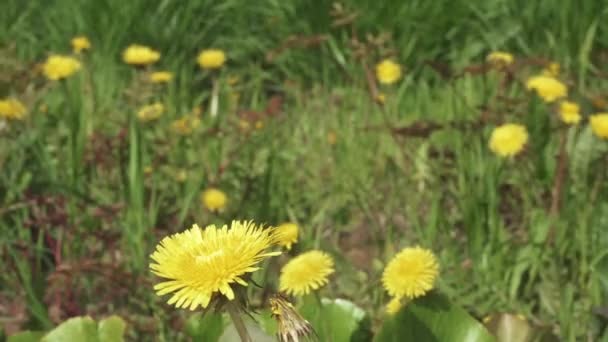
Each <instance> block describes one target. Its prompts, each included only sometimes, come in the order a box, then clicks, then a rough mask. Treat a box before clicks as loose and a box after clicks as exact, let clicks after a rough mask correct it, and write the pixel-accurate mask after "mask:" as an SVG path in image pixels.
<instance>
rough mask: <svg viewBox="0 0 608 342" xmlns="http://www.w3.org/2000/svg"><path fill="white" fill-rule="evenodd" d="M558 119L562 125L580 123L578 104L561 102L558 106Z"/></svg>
mask: <svg viewBox="0 0 608 342" xmlns="http://www.w3.org/2000/svg"><path fill="white" fill-rule="evenodd" d="M559 117H560V118H561V119H562V121H563V122H564V123H567V124H569V125H576V124H578V123H579V122H580V121H581V113H580V108H579V106H578V104H576V103H574V102H570V101H563V102H562V103H560V104H559Z"/></svg>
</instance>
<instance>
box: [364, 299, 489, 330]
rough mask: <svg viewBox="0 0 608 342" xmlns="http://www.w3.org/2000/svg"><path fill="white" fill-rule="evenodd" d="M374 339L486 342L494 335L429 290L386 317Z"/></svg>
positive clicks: (465, 313)
mask: <svg viewBox="0 0 608 342" xmlns="http://www.w3.org/2000/svg"><path fill="white" fill-rule="evenodd" d="M375 341H376V342H401V341H425V342H451V341H459V342H486V341H495V339H494V337H492V335H490V333H489V332H488V331H487V330H486V329H485V328H484V327H483V325H481V323H479V322H478V321H477V320H475V319H474V318H473V317H471V316H470V315H469V314H468V313H467V312H466V311H465V310H464V309H462V308H461V307H459V306H456V305H454V304H452V303H451V302H450V301H449V300H448V299H447V298H446V297H445V296H443V295H440V294H438V293H435V292H432V293H429V294H428V295H426V296H424V297H422V298H419V299H416V300H414V301H413V302H411V303H409V304H407V305H406V306H405V307H404V308H403V309H401V311H399V312H398V313H397V314H396V315H395V316H393V317H390V318H387V319H386V321H385V322H384V325H383V326H382V328H381V330H380V332H379V334H378V335H377V336H376V339H375Z"/></svg>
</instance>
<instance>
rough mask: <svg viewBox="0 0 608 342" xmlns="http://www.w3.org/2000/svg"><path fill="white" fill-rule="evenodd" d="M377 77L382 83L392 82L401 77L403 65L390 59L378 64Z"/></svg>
mask: <svg viewBox="0 0 608 342" xmlns="http://www.w3.org/2000/svg"><path fill="white" fill-rule="evenodd" d="M376 78H378V81H380V83H382V84H392V83H395V82H397V81H398V80H399V79H400V78H401V66H400V65H399V64H397V63H395V62H393V61H391V60H390V59H385V60H383V61H382V62H380V63H378V64H377V65H376Z"/></svg>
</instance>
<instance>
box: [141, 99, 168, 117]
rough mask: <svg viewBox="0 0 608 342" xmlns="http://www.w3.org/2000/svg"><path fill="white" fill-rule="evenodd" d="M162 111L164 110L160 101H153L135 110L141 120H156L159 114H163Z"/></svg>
mask: <svg viewBox="0 0 608 342" xmlns="http://www.w3.org/2000/svg"><path fill="white" fill-rule="evenodd" d="M164 111H165V106H164V105H163V104H162V103H160V102H157V103H153V104H150V105H146V106H143V107H142V108H141V109H140V110H139V111H138V112H137V118H138V119H139V120H140V121H142V122H148V121H152V120H156V119H158V118H160V116H161V115H162V114H163V112H164Z"/></svg>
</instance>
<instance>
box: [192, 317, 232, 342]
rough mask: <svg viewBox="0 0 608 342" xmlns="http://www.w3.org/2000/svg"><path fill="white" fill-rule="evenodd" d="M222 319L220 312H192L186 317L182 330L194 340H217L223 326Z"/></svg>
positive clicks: (199, 341) (198, 341) (213, 341)
mask: <svg viewBox="0 0 608 342" xmlns="http://www.w3.org/2000/svg"><path fill="white" fill-rule="evenodd" d="M225 326H226V325H225V324H224V319H223V318H222V315H221V314H218V313H214V312H207V313H205V314H194V315H192V316H190V318H188V321H187V322H186V326H185V328H184V332H185V333H186V335H188V336H190V338H192V341H194V342H203V341H209V342H217V341H218V340H219V338H220V336H221V335H222V332H223V331H224V328H225Z"/></svg>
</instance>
